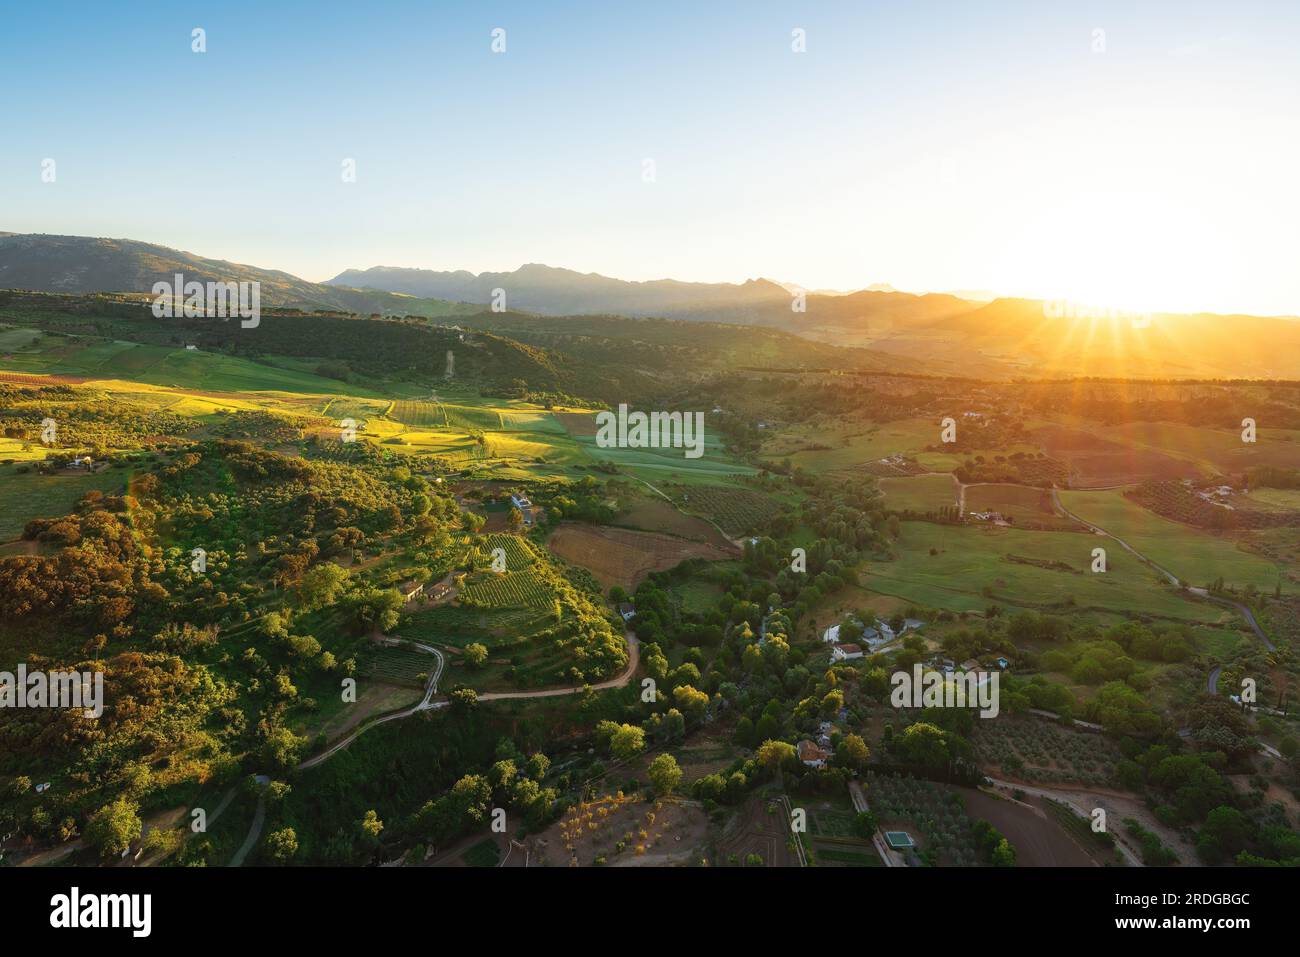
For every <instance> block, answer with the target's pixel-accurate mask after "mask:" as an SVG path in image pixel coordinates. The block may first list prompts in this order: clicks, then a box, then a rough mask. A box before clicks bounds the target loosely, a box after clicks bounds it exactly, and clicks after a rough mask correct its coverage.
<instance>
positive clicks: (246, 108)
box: [0, 0, 1300, 313]
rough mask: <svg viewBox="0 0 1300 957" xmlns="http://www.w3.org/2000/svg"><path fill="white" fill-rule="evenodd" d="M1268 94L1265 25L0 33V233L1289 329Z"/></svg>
mask: <svg viewBox="0 0 1300 957" xmlns="http://www.w3.org/2000/svg"><path fill="white" fill-rule="evenodd" d="M194 27H202V28H204V29H205V30H206V31H207V46H208V52H207V53H205V54H195V53H192V52H191V49H190V36H191V30H192V29H193V28H194ZM495 27H502V28H504V29H505V30H506V31H507V34H506V40H507V52H506V53H505V54H502V55H495V54H493V53H492V52H491V50H490V42H491V37H490V33H491V31H492V29H493V28H495ZM796 27H798V28H803V29H805V30H806V31H807V52H806V53H804V54H795V53H793V52H792V51H791V48H790V45H791V30H792V29H794V28H796ZM1097 29H1101V30H1104V31H1105V40H1104V43H1105V49H1104V52H1100V51H1097V50H1095V49H1094V30H1097ZM1298 64H1300V4H1297V3H1291V2H1281V0H1278V2H1268V3H1265V2H1249V0H1234V2H1231V3H1229V2H1218V3H1208V2H1197V0H1183V2H1145V3H1135V2H1131V0H1127V2H1115V3H1103V2H1078V3H1055V2H1043V0H1036V2H1024V3H1021V2H1003V3H978V2H974V0H966V2H951V3H948V2H920V0H911V2H904V0H898V2H887V3H870V2H858V3H847V2H846V3H839V2H824V3H776V2H743V3H741V2H737V3H709V2H700V0H694V2H687V3H675V2H659V3H612V2H603V3H552V4H544V3H517V4H512V3H487V2H483V3H468V2H466V3H455V4H452V3H437V2H428V0H426V2H420V3H406V2H383V0H373V2H368V3H355V2H349V3H339V4H331V3H305V2H304V3H283V4H271V3H242V2H221V3H209V4H202V3H175V2H172V3H161V2H159V3H147V2H145V3H124V4H109V3H101V2H85V3H59V2H42V3H39V4H21V5H18V4H11V5H9V6H8V8H7V9H6V12H5V22H4V30H3V33H2V34H0V79H3V81H4V90H5V93H4V96H3V98H2V99H0V119H2V121H3V126H2V127H0V129H2V130H3V134H2V135H3V148H2V149H0V229H7V230H13V231H18V232H49V233H72V234H82V235H100V236H120V237H129V238H135V239H143V240H149V241H153V242H158V243H163V244H165V245H169V246H176V247H179V248H183V249H188V250H191V251H193V252H196V253H200V254H203V255H208V256H216V257H221V258H227V259H232V260H235V261H240V262H249V263H254V264H257V265H260V266H267V267H272V268H282V269H285V270H288V271H290V272H293V273H295V274H298V275H301V276H303V277H305V278H308V279H315V280H320V279H325V278H328V277H330V276H332V275H334V274H335V273H337V272H339V271H341V270H342V269H344V268H347V267H366V266H372V265H378V264H385V265H402V266H421V267H427V268H433V269H455V268H467V269H471V270H474V271H480V270H484V269H512V268H514V267H516V266H518V265H520V264H521V263H524V262H546V263H549V264H552V265H561V266H568V267H571V268H575V269H580V270H583V271H595V272H602V273H606V274H609V275H615V276H620V277H624V278H629V279H650V278H657V277H661V276H673V277H676V278H682V279H694V280H732V281H738V280H743V279H745V278H747V277H752V276H759V275H763V276H768V277H771V278H774V279H779V280H783V281H792V282H799V283H803V284H804V285H806V286H808V287H810V288H818V287H834V288H857V287H861V286H865V285H867V284H869V283H873V282H889V283H892V284H894V285H895V286H898V287H900V288H904V289H911V290H924V289H954V288H965V289H972V288H975V289H993V290H996V291H998V292H1004V293H1019V294H1031V295H1044V296H1050V295H1070V296H1077V297H1080V298H1087V297H1089V296H1094V298H1097V299H1101V298H1106V299H1108V300H1114V299H1120V300H1124V301H1118V302H1111V303H1110V304H1113V305H1124V306H1134V307H1139V306H1140V307H1143V308H1197V307H1204V308H1211V309H1217V310H1220V311H1226V310H1229V309H1242V310H1248V311H1257V312H1292V313H1297V312H1300V278H1298V277H1300V269H1297V268H1296V267H1297V263H1298V262H1300V258H1298V255H1297V254H1298V253H1300V244H1298V242H1297V227H1296V226H1295V223H1296V222H1297V221H1300V188H1298V187H1297V181H1298V180H1297V173H1296V170H1297V169H1298V168H1300V163H1298V162H1297V161H1298V160H1300V155H1298V154H1300V65H1298ZM45 158H52V159H54V160H55V161H56V163H57V181H56V182H55V183H53V184H46V183H42V182H41V181H40V168H41V161H42V160H43V159H45ZM345 158H354V159H355V160H356V163H357V181H356V182H355V183H353V184H344V183H343V182H341V177H340V169H341V163H342V161H343V160H344V159H345ZM645 159H653V160H654V162H655V166H656V181H655V182H653V183H646V182H644V181H643V179H642V168H643V167H642V163H643V160H645ZM1135 300H1141V301H1135Z"/></svg>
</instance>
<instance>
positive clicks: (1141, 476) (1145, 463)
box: [1031, 424, 1207, 488]
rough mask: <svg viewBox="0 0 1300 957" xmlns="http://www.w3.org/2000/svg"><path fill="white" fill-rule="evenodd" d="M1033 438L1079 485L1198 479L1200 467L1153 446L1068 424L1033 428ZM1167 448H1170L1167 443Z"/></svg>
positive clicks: (1073, 484) (1100, 486)
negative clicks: (1066, 469) (1104, 435)
mask: <svg viewBox="0 0 1300 957" xmlns="http://www.w3.org/2000/svg"><path fill="white" fill-rule="evenodd" d="M1031 435H1033V437H1034V439H1035V441H1037V442H1041V443H1042V445H1043V448H1044V450H1045V451H1046V452H1047V454H1048V455H1050V456H1052V457H1053V458H1057V459H1060V460H1061V461H1063V462H1065V463H1066V465H1068V466H1069V468H1070V479H1071V482H1070V484H1071V485H1072V486H1074V487H1079V488H1103V487H1110V486H1114V485H1131V484H1135V483H1137V482H1142V481H1146V480H1149V479H1170V478H1175V479H1181V478H1199V477H1201V476H1203V475H1205V474H1206V473H1207V470H1206V468H1205V467H1204V466H1200V465H1197V464H1196V463H1195V462H1193V461H1191V460H1189V459H1184V458H1179V457H1177V456H1174V455H1170V454H1167V453H1166V452H1164V451H1161V450H1159V449H1154V448H1145V447H1138V446H1135V445H1130V444H1126V443H1125V442H1123V441H1119V440H1118V438H1121V437H1117V439H1116V440H1111V439H1107V438H1104V437H1102V436H1101V435H1098V434H1096V433H1094V432H1091V431H1088V430H1086V429H1082V428H1075V427H1071V426H1069V425H1062V424H1048V425H1044V426H1042V427H1040V428H1038V429H1035V430H1034V431H1033V432H1032V433H1031ZM1167 448H1174V446H1168V447H1167Z"/></svg>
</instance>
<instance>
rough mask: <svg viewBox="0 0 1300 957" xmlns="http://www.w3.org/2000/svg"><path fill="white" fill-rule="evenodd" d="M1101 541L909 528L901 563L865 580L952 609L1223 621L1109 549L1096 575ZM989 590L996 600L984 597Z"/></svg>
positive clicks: (871, 568)
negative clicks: (996, 607)
mask: <svg viewBox="0 0 1300 957" xmlns="http://www.w3.org/2000/svg"><path fill="white" fill-rule="evenodd" d="M1100 541H1101V539H1100V538H1098V537H1096V536H1093V535H1088V534H1083V533H1073V532H1035V531H1022V530H1020V529H1015V528H1003V527H975V526H951V525H935V524H932V523H928V522H903V523H902V534H901V535H900V537H899V541H898V544H897V546H896V548H897V551H898V558H897V560H895V561H892V562H870V563H868V564H867V565H866V566H865V567H864V574H863V575H861V576H860V578H861V581H862V585H863V587H865V588H867V589H868V590H871V591H878V592H881V593H883V594H888V595H893V596H895V597H898V598H903V599H906V600H908V601H912V602H917V603H920V604H923V605H932V606H934V607H937V608H947V609H949V610H951V611H982V610H983V609H984V608H986V607H988V605H989V603H990V601H991V600H996V601H998V602H999V603H1000V604H1004V605H1012V606H1015V605H1020V606H1022V607H1036V606H1042V607H1047V606H1059V605H1060V604H1061V603H1062V602H1063V601H1065V600H1066V599H1069V598H1072V599H1073V600H1074V607H1078V608H1099V609H1107V610H1113V611H1116V612H1121V613H1122V612H1138V613H1144V614H1157V615H1165V616H1168V617H1170V618H1176V619H1180V620H1185V621H1206V622H1216V621H1218V620H1219V618H1220V617H1221V609H1219V608H1218V607H1217V606H1214V605H1210V604H1207V603H1198V602H1193V601H1190V600H1188V599H1185V598H1183V597H1181V596H1180V595H1178V594H1177V592H1176V591H1175V590H1174V589H1173V588H1172V586H1168V585H1165V584H1161V581H1162V579H1160V578H1159V577H1158V576H1157V574H1156V573H1155V572H1154V571H1153V570H1151V569H1149V568H1147V567H1146V566H1144V565H1143V564H1141V563H1140V562H1139V561H1137V559H1135V558H1134V557H1133V556H1131V555H1129V554H1128V553H1127V552H1125V551H1124V550H1123V549H1121V548H1118V547H1115V548H1111V549H1108V550H1107V556H1108V563H1109V567H1110V570H1109V571H1108V572H1107V573H1106V574H1105V575H1094V574H1092V573H1091V572H1090V571H1089V570H1088V569H1089V563H1090V562H1091V552H1092V549H1093V548H1094V547H1096V545H1097V544H1098V543H1099V542H1100ZM930 549H934V550H935V551H936V554H934V555H931V554H930ZM1008 556H1012V558H1008ZM1014 559H1020V561H1016V560H1014ZM1026 559H1027V560H1028V561H1026ZM1058 563H1059V564H1060V565H1063V566H1068V568H1069V569H1072V570H1066V569H1065V568H1059V567H1056V566H1057V565H1058ZM1043 566H1048V567H1043ZM986 588H987V589H988V590H989V592H990V593H991V596H992V597H990V595H986V594H984V590H985V589H986Z"/></svg>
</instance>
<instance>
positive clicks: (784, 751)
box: [756, 739, 795, 774]
mask: <svg viewBox="0 0 1300 957" xmlns="http://www.w3.org/2000/svg"><path fill="white" fill-rule="evenodd" d="M756 757H757V758H758V764H759V766H760V767H761V768H763V770H765V771H767V772H768V774H776V773H777V772H779V771H781V770H782V769H783V768H788V767H793V766H794V762H795V751H794V745H793V744H790V743H789V742H786V741H773V740H770V739H769V740H767V741H764V742H763V743H762V744H760V745H759V746H758V752H757V755H756Z"/></svg>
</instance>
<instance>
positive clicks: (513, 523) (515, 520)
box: [508, 508, 524, 535]
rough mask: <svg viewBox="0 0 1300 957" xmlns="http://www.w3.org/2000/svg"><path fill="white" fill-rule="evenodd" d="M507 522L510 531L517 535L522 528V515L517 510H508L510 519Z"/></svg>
mask: <svg viewBox="0 0 1300 957" xmlns="http://www.w3.org/2000/svg"><path fill="white" fill-rule="evenodd" d="M508 521H509V522H510V531H512V532H514V533H515V534H516V535H517V534H519V532H520V530H521V529H522V528H523V527H524V513H523V512H521V511H519V509H517V508H512V509H510V518H509V520H508Z"/></svg>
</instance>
